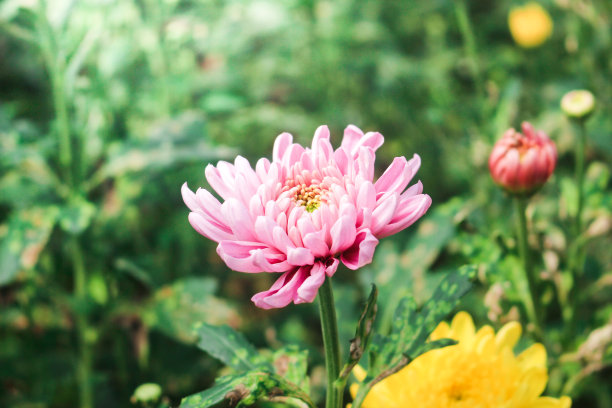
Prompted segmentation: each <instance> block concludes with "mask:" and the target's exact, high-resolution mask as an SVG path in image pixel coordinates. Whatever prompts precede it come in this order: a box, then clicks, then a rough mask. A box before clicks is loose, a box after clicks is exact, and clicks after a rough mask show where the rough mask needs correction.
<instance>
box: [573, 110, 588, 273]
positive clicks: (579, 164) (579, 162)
mask: <svg viewBox="0 0 612 408" xmlns="http://www.w3.org/2000/svg"><path fill="white" fill-rule="evenodd" d="M577 126H578V132H577V133H578V137H577V141H576V142H577V143H576V149H575V152H576V169H575V172H576V188H577V193H578V199H577V206H576V219H575V220H574V241H575V242H574V245H575V246H576V247H575V248H574V254H573V255H574V257H575V258H574V260H573V265H574V268H575V272H576V276H575V277H578V276H580V275H582V268H583V266H584V265H583V260H582V257H583V255H582V250H581V248H580V247H579V246H580V244H579V239H580V235H581V234H582V211H583V208H584V152H585V150H586V140H587V135H586V125H585V120H584V119H579V120H577Z"/></svg>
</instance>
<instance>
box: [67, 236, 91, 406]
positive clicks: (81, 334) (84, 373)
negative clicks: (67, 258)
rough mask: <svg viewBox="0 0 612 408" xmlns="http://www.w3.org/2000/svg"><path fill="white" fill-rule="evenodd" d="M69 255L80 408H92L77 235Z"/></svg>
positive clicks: (83, 280)
mask: <svg viewBox="0 0 612 408" xmlns="http://www.w3.org/2000/svg"><path fill="white" fill-rule="evenodd" d="M71 255H72V263H73V269H74V271H73V273H74V275H73V278H74V295H75V297H76V300H77V310H75V317H76V326H77V337H78V347H79V361H78V366H77V380H78V383H79V400H80V408H93V389H92V382H91V362H92V353H91V351H92V350H91V344H90V341H89V339H88V333H89V322H88V321H87V310H86V307H85V306H86V305H85V304H86V302H87V270H86V269H85V262H84V260H83V252H82V251H81V245H80V243H79V241H78V238H77V237H74V238H73V239H72V243H71Z"/></svg>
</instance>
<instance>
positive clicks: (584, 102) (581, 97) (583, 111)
mask: <svg viewBox="0 0 612 408" xmlns="http://www.w3.org/2000/svg"><path fill="white" fill-rule="evenodd" d="M593 109H595V97H594V96H593V94H592V93H591V92H589V91H587V90H585V89H576V90H574V91H570V92H568V93H566V94H565V95H563V98H561V110H563V112H564V113H565V114H566V115H567V116H569V117H570V118H575V119H582V118H586V117H587V116H589V115H590V114H591V113H592V112H593Z"/></svg>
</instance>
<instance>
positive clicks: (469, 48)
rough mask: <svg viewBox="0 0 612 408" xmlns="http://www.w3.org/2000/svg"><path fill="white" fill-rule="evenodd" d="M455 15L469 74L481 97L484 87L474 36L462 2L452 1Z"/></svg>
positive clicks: (465, 7) (459, 0)
mask: <svg viewBox="0 0 612 408" xmlns="http://www.w3.org/2000/svg"><path fill="white" fill-rule="evenodd" d="M453 3H454V5H455V14H456V16H457V25H458V26H459V31H460V32H461V38H462V39H463V47H464V48H465V53H466V56H467V58H468V61H469V64H470V70H471V71H472V72H471V74H472V76H473V79H474V83H475V84H476V90H477V92H478V94H479V95H483V91H484V86H483V84H482V79H481V77H480V64H479V63H478V52H477V50H476V36H475V35H474V30H473V28H472V23H471V21H470V16H469V14H468V9H467V6H466V4H465V1H464V0H454V1H453Z"/></svg>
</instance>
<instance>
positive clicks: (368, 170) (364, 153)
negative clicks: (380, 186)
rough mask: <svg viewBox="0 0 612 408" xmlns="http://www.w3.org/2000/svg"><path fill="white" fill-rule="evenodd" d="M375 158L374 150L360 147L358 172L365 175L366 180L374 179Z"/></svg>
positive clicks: (357, 158)
mask: <svg viewBox="0 0 612 408" xmlns="http://www.w3.org/2000/svg"><path fill="white" fill-rule="evenodd" d="M375 159H376V155H375V154H374V150H372V149H370V148H367V147H361V148H359V154H358V155H357V157H356V163H357V174H359V175H360V176H361V177H363V179H364V180H367V181H372V180H373V179H374V160H375Z"/></svg>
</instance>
